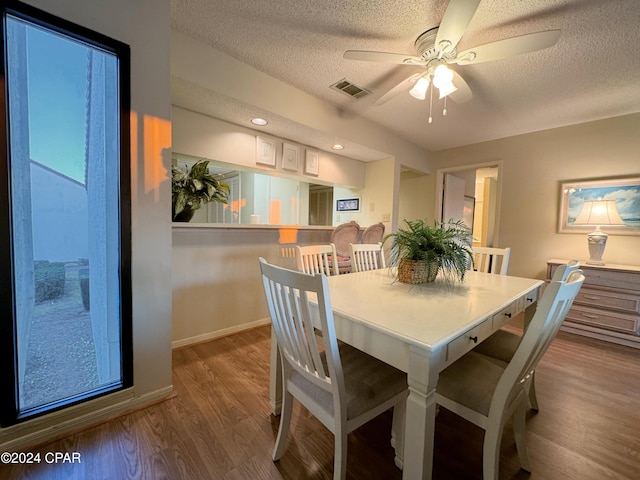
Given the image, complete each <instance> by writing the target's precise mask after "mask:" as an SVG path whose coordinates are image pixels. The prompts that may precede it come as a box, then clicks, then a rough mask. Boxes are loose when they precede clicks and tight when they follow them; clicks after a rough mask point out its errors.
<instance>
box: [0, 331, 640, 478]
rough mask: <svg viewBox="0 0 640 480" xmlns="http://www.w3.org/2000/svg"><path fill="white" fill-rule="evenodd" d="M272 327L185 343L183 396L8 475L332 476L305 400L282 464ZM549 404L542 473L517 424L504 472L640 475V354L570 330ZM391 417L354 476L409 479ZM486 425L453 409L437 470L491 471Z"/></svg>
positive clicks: (366, 445) (363, 441)
mask: <svg viewBox="0 0 640 480" xmlns="http://www.w3.org/2000/svg"><path fill="white" fill-rule="evenodd" d="M269 345H270V329H269V327H261V328H258V329H255V330H251V331H248V332H243V333H240V334H236V335H233V336H230V337H226V338H222V339H218V340H215V341H211V342H208V343H203V344H199V345H195V346H192V347H187V348H183V349H180V350H177V351H175V352H174V355H173V360H174V367H173V372H174V374H173V382H174V386H175V390H176V396H175V397H174V398H172V399H170V400H167V401H165V402H163V403H160V404H158V405H154V406H151V407H149V408H146V409H144V410H141V411H138V412H134V413H132V414H129V415H126V416H124V417H121V418H118V419H115V420H112V421H109V422H107V423H104V424H102V425H99V426H97V427H95V428H91V429H88V430H85V431H83V432H80V433H78V434H75V435H72V436H69V437H67V438H64V439H62V440H60V441H57V442H55V443H52V444H49V445H44V446H40V447H38V448H35V449H32V450H31V451H32V452H40V453H41V455H44V454H45V453H46V452H53V451H58V452H68V453H71V452H79V453H80V455H81V463H79V464H78V463H76V464H62V463H58V464H47V463H45V462H42V463H40V464H39V465H30V466H17V465H14V466H9V465H0V478H2V479H12V480H14V479H15V480H17V479H47V480H55V479H60V480H63V479H64V480H72V479H89V480H94V479H95V480H107V479H118V480H122V479H154V480H155V479H163V478H166V479H194V480H196V479H206V480H210V479H216V480H217V479H224V480H249V479H250V480H254V479H296V480H297V479H302V478H310V479H330V478H331V476H332V471H333V436H332V435H331V434H330V433H329V432H328V431H327V430H326V429H325V428H324V427H323V426H322V425H321V424H320V423H319V422H318V421H317V420H316V419H315V418H314V417H312V416H311V415H310V414H309V413H308V412H307V411H306V410H304V409H303V408H302V407H300V406H299V405H296V406H295V407H294V415H293V420H292V428H291V433H290V436H289V441H288V446H287V450H286V452H285V454H284V456H283V458H282V459H281V460H280V461H279V462H277V463H274V462H272V461H271V449H272V447H273V443H274V440H275V436H276V433H277V428H278V419H277V418H274V417H272V416H271V415H270V413H269V404H268V378H269V376H268V374H269V372H268V370H269ZM536 382H537V392H538V399H539V402H540V413H539V414H537V415H534V414H531V415H530V418H529V419H528V440H529V455H530V458H531V464H532V468H533V473H532V474H531V475H529V474H527V473H526V472H524V471H521V470H520V469H519V463H518V459H517V454H516V451H515V444H514V440H513V435H512V432H511V429H510V428H507V429H506V430H505V434H504V436H503V441H502V453H501V460H500V478H501V479H503V480H504V479H509V480H520V479H532V480H555V479H570V480H574V479H575V480H603V479H616V480H621V479H628V480H632V479H637V478H640V351H639V350H636V349H632V348H628V347H622V346H617V345H612V344H608V343H604V342H601V341H598V340H591V339H587V338H584V337H578V336H575V335H572V334H568V333H563V332H560V334H559V335H558V337H557V338H556V339H555V340H554V342H553V344H552V346H551V348H550V350H549V351H548V352H547V354H546V356H545V357H544V358H543V360H542V361H541V363H540V364H539V366H538V369H537V373H536ZM390 428H391V415H390V414H385V415H382V416H381V417H379V418H377V419H374V420H372V421H371V422H370V423H368V424H366V425H364V426H363V427H361V428H360V429H358V430H357V431H356V432H354V433H353V434H351V435H350V436H349V446H348V452H349V454H348V462H347V464H348V466H347V469H348V474H347V478H348V479H358V480H360V479H384V480H390V479H391V480H392V479H400V478H401V476H402V474H401V471H400V470H398V469H397V468H396V467H395V466H394V464H393V449H392V448H391V447H390V445H389V434H390ZM482 437H483V431H482V430H480V429H479V428H477V427H475V426H473V425H471V424H469V423H467V422H465V421H464V420H462V419H460V418H458V417H456V416H455V415H453V414H451V413H450V412H447V411H446V410H444V409H442V410H441V411H440V414H439V415H438V418H437V422H436V440H435V442H436V449H435V452H434V479H438V480H445V479H456V480H457V479H464V480H467V479H480V478H481V470H482Z"/></svg>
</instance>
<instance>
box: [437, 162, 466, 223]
mask: <svg viewBox="0 0 640 480" xmlns="http://www.w3.org/2000/svg"><path fill="white" fill-rule="evenodd" d="M464 192H465V181H464V180H463V179H461V178H458V177H456V176H455V175H453V174H451V173H445V174H444V184H443V185H442V215H441V217H440V220H441V221H443V222H448V221H449V220H454V221H457V220H462V219H463V216H464Z"/></svg>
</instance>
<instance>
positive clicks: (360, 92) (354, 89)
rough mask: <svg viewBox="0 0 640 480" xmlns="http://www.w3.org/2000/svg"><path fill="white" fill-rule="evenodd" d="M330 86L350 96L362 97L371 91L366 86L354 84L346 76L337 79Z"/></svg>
mask: <svg viewBox="0 0 640 480" xmlns="http://www.w3.org/2000/svg"><path fill="white" fill-rule="evenodd" d="M330 88H333V89H334V90H337V91H339V92H342V93H344V94H345V95H349V96H350V97H351V98H362V97H364V96H365V95H369V94H370V93H371V92H370V91H369V90H367V89H366V88H362V87H358V86H357V85H354V84H353V83H351V82H350V81H349V80H347V79H346V78H343V79H342V80H339V81H337V82H336V83H334V84H333V85H331V87H330Z"/></svg>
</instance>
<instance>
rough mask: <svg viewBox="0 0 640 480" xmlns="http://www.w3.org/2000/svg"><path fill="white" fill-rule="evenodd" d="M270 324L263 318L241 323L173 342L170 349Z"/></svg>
mask: <svg viewBox="0 0 640 480" xmlns="http://www.w3.org/2000/svg"><path fill="white" fill-rule="evenodd" d="M269 323H271V319H269V318H264V319H262V320H256V321H255V322H249V323H243V324H242V325H236V326H234V327H229V328H223V329H222V330H216V331H214V332H208V333H203V334H202V335H196V336H195V337H189V338H184V339H182V340H174V341H173V342H171V348H173V349H175V348H181V347H187V346H189V345H194V344H196V343H202V342H208V341H209V340H213V339H215V338H221V337H226V336H228V335H232V334H234V333H238V332H242V331H244V330H251V329H252V328H256V327H262V326H264V325H268V324H269Z"/></svg>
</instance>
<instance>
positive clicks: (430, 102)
mask: <svg viewBox="0 0 640 480" xmlns="http://www.w3.org/2000/svg"><path fill="white" fill-rule="evenodd" d="M431 107H433V82H430V83H429V123H433V117H432V116H431Z"/></svg>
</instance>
